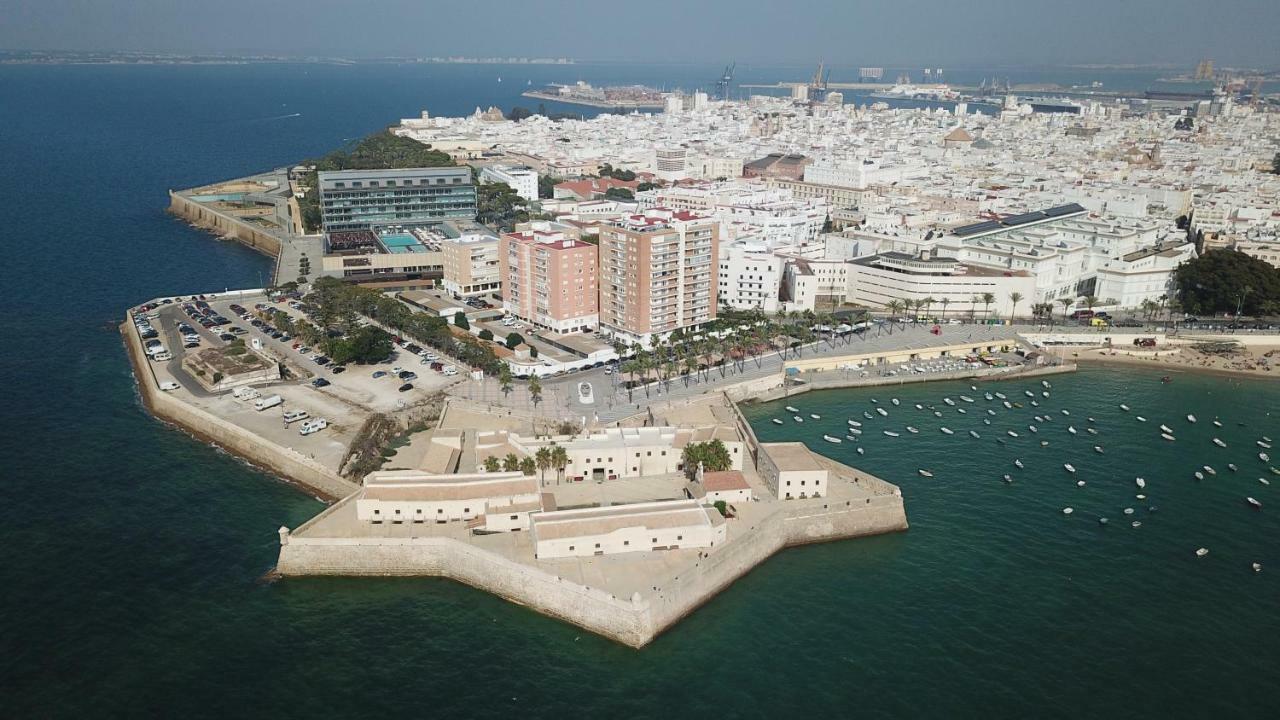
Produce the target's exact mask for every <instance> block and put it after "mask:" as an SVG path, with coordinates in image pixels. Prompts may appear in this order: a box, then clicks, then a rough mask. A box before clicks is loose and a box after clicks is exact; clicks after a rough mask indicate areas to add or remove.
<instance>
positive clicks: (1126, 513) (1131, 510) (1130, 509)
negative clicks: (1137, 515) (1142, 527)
mask: <svg viewBox="0 0 1280 720" xmlns="http://www.w3.org/2000/svg"><path fill="white" fill-rule="evenodd" d="M1124 514H1125V515H1132V514H1133V508H1125V509H1124Z"/></svg>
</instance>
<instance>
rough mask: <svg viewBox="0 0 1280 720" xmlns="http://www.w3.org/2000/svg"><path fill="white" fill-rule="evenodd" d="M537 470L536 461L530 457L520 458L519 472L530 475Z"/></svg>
mask: <svg viewBox="0 0 1280 720" xmlns="http://www.w3.org/2000/svg"><path fill="white" fill-rule="evenodd" d="M537 470H538V463H536V462H535V461H534V459H533V458H531V457H528V456H526V457H523V458H521V459H520V472H522V473H524V474H525V475H532V474H534V473H535V472H537Z"/></svg>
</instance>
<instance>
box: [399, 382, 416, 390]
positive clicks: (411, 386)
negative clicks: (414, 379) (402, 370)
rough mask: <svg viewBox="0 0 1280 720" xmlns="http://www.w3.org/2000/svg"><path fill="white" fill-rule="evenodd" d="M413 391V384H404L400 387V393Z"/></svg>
mask: <svg viewBox="0 0 1280 720" xmlns="http://www.w3.org/2000/svg"><path fill="white" fill-rule="evenodd" d="M412 389H413V383H405V384H403V385H401V386H400V392H409V391H410V390H412Z"/></svg>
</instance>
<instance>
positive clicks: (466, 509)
mask: <svg viewBox="0 0 1280 720" xmlns="http://www.w3.org/2000/svg"><path fill="white" fill-rule="evenodd" d="M800 484H801V485H803V484H804V483H800ZM462 512H471V508H462Z"/></svg>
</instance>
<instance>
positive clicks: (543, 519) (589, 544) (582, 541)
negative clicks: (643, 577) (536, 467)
mask: <svg viewBox="0 0 1280 720" xmlns="http://www.w3.org/2000/svg"><path fill="white" fill-rule="evenodd" d="M531 520H532V527H531V530H532V535H533V547H534V557H535V558H537V559H539V560H550V559H554V558H567V557H592V556H595V555H615V554H619V553H632V552H651V551H655V550H678V549H681V548H713V547H715V546H716V545H723V544H724V541H725V539H726V537H727V536H728V529H727V527H726V526H725V520H724V518H723V517H722V516H721V515H720V512H719V511H718V510H716V509H715V508H708V507H703V506H702V505H701V504H699V503H698V502H697V501H696V500H664V501H659V502H648V503H632V504H628V505H615V506H611V507H590V508H575V509H571V510H554V511H549V512H540V513H534V515H533V516H532V518H531Z"/></svg>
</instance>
